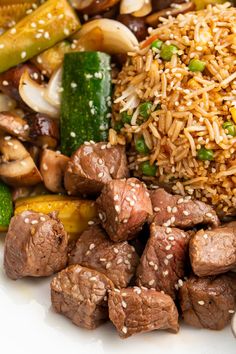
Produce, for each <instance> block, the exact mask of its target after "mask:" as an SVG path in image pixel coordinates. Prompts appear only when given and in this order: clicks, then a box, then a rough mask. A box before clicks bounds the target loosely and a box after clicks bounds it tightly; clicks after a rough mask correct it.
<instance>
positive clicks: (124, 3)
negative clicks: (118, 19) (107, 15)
mask: <svg viewBox="0 0 236 354" xmlns="http://www.w3.org/2000/svg"><path fill="white" fill-rule="evenodd" d="M144 3H145V0H136V1H133V0H121V3H120V14H121V15H123V14H132V13H133V12H135V11H139V10H140V9H141V8H142V7H143V5H144Z"/></svg>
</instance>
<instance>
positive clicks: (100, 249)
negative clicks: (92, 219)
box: [69, 226, 139, 288]
mask: <svg viewBox="0 0 236 354" xmlns="http://www.w3.org/2000/svg"><path fill="white" fill-rule="evenodd" d="M138 261H139V257H138V255H137V253H136V252H135V250H134V248H133V247H132V246H131V245H129V244H128V242H127V241H125V242H117V243H114V242H112V241H111V240H110V239H108V237H107V235H106V234H105V232H104V231H103V230H102V229H101V228H100V227H99V226H92V227H91V228H89V229H88V230H86V231H84V232H83V234H82V235H81V236H80V238H79V239H78V241H77V243H76V246H75V248H74V249H73V250H72V252H71V255H70V257H69V264H80V265H82V266H84V267H88V268H92V269H95V270H97V271H99V272H101V273H103V274H105V275H106V276H107V277H108V278H110V279H111V280H112V282H113V283H114V285H115V286H116V287H119V288H125V287H127V285H128V284H129V282H130V280H131V278H132V277H133V275H134V273H135V270H136V267H137V265H138Z"/></svg>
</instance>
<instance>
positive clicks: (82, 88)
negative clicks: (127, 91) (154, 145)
mask: <svg viewBox="0 0 236 354" xmlns="http://www.w3.org/2000/svg"><path fill="white" fill-rule="evenodd" d="M110 59H111V58H110V56H109V55H107V54H105V53H101V52H74V53H67V54H65V58H64V66H63V75H62V88H63V92H62V104H61V150H62V153H63V154H65V155H71V154H72V153H73V152H74V151H75V150H77V148H78V147H79V146H80V145H82V144H83V143H84V142H85V141H90V140H93V141H95V142H99V141H107V139H108V130H109V124H110V117H111V67H110Z"/></svg>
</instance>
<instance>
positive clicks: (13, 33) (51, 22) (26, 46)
mask: <svg viewBox="0 0 236 354" xmlns="http://www.w3.org/2000/svg"><path fill="white" fill-rule="evenodd" d="M79 27H80V23H79V20H78V18H77V16H76V14H75V13H74V11H73V9H72V8H71V6H70V5H69V4H68V2H67V1H66V0H60V1H57V0H48V1H46V2H45V3H44V4H43V5H41V6H40V7H39V8H38V9H37V10H35V11H34V12H32V13H31V14H30V15H28V16H26V17H24V18H23V19H22V20H21V21H20V22H18V23H17V24H16V25H15V27H13V28H11V29H10V30H8V31H6V32H4V33H3V34H2V35H1V36H0V48H1V51H0V72H3V71H6V70H7V69H9V68H11V67H13V66H15V65H17V64H19V63H22V62H25V61H27V60H28V59H30V58H32V57H33V56H35V55H37V54H38V53H40V52H42V51H44V50H45V49H47V48H50V47H52V46H53V45H54V44H55V43H57V42H59V41H61V40H63V39H64V38H66V37H68V36H69V35H71V34H72V33H74V32H75V31H77V30H78V29H79Z"/></svg>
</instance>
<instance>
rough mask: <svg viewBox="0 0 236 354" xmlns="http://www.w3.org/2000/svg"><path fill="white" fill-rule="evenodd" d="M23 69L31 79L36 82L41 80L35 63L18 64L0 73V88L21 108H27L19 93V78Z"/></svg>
mask: <svg viewBox="0 0 236 354" xmlns="http://www.w3.org/2000/svg"><path fill="white" fill-rule="evenodd" d="M25 71H26V72H28V74H29V75H30V77H31V78H32V79H33V80H35V81H36V82H38V83H40V82H41V75H40V72H39V70H38V69H37V68H36V66H35V65H33V64H29V63H27V64H20V65H18V66H16V67H14V68H12V69H9V70H7V71H6V72H4V73H2V74H0V90H1V91H2V92H3V93H5V94H6V95H8V96H10V97H11V98H13V99H14V100H15V101H17V102H18V103H19V105H20V106H21V107H22V108H24V109H29V107H28V106H26V105H25V103H24V102H23V100H22V99H21V96H20V94H19V85H20V78H21V76H22V74H23V73H24V72H25Z"/></svg>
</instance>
